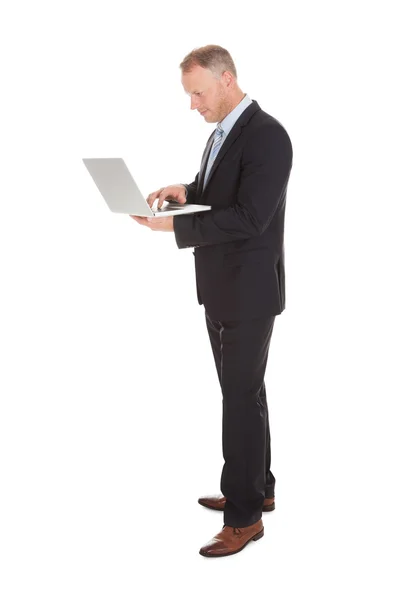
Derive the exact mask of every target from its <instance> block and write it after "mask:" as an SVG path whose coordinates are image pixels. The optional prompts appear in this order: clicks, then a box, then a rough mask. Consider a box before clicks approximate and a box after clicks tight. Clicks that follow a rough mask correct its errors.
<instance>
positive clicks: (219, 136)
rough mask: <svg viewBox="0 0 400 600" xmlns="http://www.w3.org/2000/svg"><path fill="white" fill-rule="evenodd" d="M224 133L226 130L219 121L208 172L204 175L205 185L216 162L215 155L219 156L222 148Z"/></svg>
mask: <svg viewBox="0 0 400 600" xmlns="http://www.w3.org/2000/svg"><path fill="white" fill-rule="evenodd" d="M223 134H224V130H223V129H222V127H221V124H220V123H218V125H217V129H216V130H215V133H214V142H213V147H212V148H211V152H210V157H209V159H208V164H207V171H206V174H205V177H204V186H205V185H206V183H207V179H208V175H209V173H210V171H211V168H212V166H213V164H214V160H215V157H216V156H217V154H218V151H219V149H220V148H221V145H222V136H223Z"/></svg>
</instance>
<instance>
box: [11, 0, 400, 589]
mask: <svg viewBox="0 0 400 600" xmlns="http://www.w3.org/2000/svg"><path fill="white" fill-rule="evenodd" d="M394 8H395V2H379V3H378V2H375V3H374V2H365V1H364V2H354V1H353V2H351V1H348V0H347V1H346V2H338V1H335V2H323V1H322V2H321V1H319V2H316V1H315V2H310V1H308V2H307V1H305V2H287V1H286V2H285V1H281V2H279V3H277V2H266V1H263V2H252V3H232V2H215V1H214V2H209V1H203V2H201V3H197V4H194V3H183V2H182V3H180V2H177V1H170V2H165V3H161V2H159V3H154V2H152V3H144V4H140V5H139V4H138V3H135V2H132V1H130V2H118V1H115V0H114V1H113V2H99V1H97V2H93V1H92V2H88V1H86V2H84V1H82V0H80V2H69V3H66V2H65V3H62V2H54V1H53V2H40V1H39V2H38V1H37V2H15V1H14V2H8V3H7V2H6V3H4V4H2V9H1V14H0V23H1V25H0V44H1V56H2V58H1V83H2V85H1V87H2V91H1V99H0V102H1V133H0V144H1V157H0V158H1V163H0V164H1V178H0V200H1V220H0V244H1V247H0V250H1V297H0V301H1V312H0V318H1V323H0V325H1V329H0V335H1V339H0V344H1V348H0V349H1V381H0V385H1V389H0V392H1V414H0V486H1V494H0V550H1V557H0V558H1V571H2V575H1V580H0V592H1V594H0V595H1V597H2V600H13V599H24V600H27V599H31V598H41V600H45V599H46V600H47V599H52V600H53V599H57V600H64V599H68V600H69V599H71V598H74V600H78V599H79V600H81V599H82V600H83V599H85V600H87V599H92V598H93V599H96V600H100V599H113V600H114V599H118V600H125V599H131V598H140V599H143V600H144V599H147V598H163V597H171V598H179V599H181V598H182V599H185V600H186V599H197V598H201V599H203V598H206V597H208V598H209V597H215V598H218V597H219V598H235V599H236V598H238V599H239V598H243V597H244V596H246V597H253V598H256V597H257V598H269V597H271V598H274V599H276V600H278V599H279V600H281V599H282V600H286V599H289V598H304V599H307V600H314V599H316V600H317V599H318V600H320V599H321V598H323V599H324V600H328V599H330V598H335V599H336V598H340V599H346V600H347V599H354V598H361V597H362V598H377V597H379V598H385V600H389V599H392V598H393V599H394V598H398V597H399V593H400V590H399V582H398V579H397V576H396V573H395V569H396V568H397V567H398V553H399V542H398V540H399V533H400V531H399V517H398V514H399V502H400V497H399V495H400V494H399V483H398V481H399V440H398V430H399V425H398V423H399V421H398V418H397V411H398V404H399V400H400V394H399V384H398V370H396V369H398V363H399V357H398V340H399V319H398V307H399V300H400V298H399V289H398V272H399V268H398V264H397V261H398V257H399V255H400V252H399V246H398V242H397V236H398V203H399V183H398V163H399V151H398V149H399V117H398V107H399V105H400V99H399V95H398V93H397V92H396V80H397V82H398V61H397V60H396V52H397V55H398V52H399V48H398V47H396V44H397V41H396V38H397V39H398V25H397V24H396V21H395V18H394ZM209 43H215V44H220V45H222V46H224V47H226V48H227V49H228V50H229V51H230V53H231V55H232V57H233V59H234V61H235V63H236V66H237V70H238V80H239V85H240V86H241V88H242V90H243V91H244V92H247V93H248V94H249V95H250V97H251V98H252V99H255V100H257V102H258V103H259V104H260V106H261V108H262V109H263V110H265V111H266V112H268V113H270V114H272V115H273V116H274V117H275V118H277V119H278V120H279V121H280V122H281V123H282V124H283V125H284V127H285V128H286V129H287V131H288V133H289V135H290V137H291V140H292V144H293V149H294V157H293V170H292V175H291V179H290V183H289V188H288V196H287V209H286V228H285V251H286V281H287V288H286V293H287V308H286V311H284V313H283V314H282V315H281V316H280V317H277V319H276V322H275V330H274V334H273V337H272V342H271V350H270V357H269V363H268V367H267V373H266V383H267V394H268V405H269V412H270V422H271V436H272V471H273V473H274V474H275V477H276V510H275V511H274V512H272V513H270V514H268V513H267V514H265V515H264V517H263V520H264V526H265V536H264V537H263V538H262V540H260V541H259V542H257V543H251V544H249V545H248V546H247V547H246V548H245V549H244V550H243V552H241V553H239V554H236V555H235V556H231V557H227V558H224V559H220V560H217V561H215V560H209V559H206V558H203V557H202V556H200V555H199V554H198V551H199V548H200V547H201V546H202V545H203V544H204V543H206V542H207V541H208V540H209V539H210V538H211V537H212V536H213V535H215V534H216V533H217V532H218V531H219V530H220V529H221V527H222V524H223V520H222V514H221V513H217V512H212V511H208V510H207V509H205V508H203V507H201V506H199V505H198V504H197V498H198V497H199V496H200V495H203V494H206V493H218V492H219V491H220V489H219V483H220V475H221V469H222V466H223V458H222V444H221V425H222V422H221V418H222V398H221V392H220V388H219V385H218V380H217V375H216V371H215V366H214V362H213V357H212V352H211V347H210V345H209V341H208V336H207V331H206V326H205V319H204V308H203V307H202V306H199V305H198V303H197V298H196V286H195V276H194V258H193V255H192V249H186V250H178V248H177V245H176V242H175V237H174V234H172V233H156V232H152V231H151V230H149V229H147V228H144V227H142V226H140V225H138V224H137V223H135V222H134V221H133V220H132V219H130V218H129V217H128V216H126V217H125V216H122V215H115V214H113V213H111V212H110V211H109V209H108V208H107V206H106V204H105V202H104V201H103V199H102V197H101V196H100V194H99V192H98V191H97V189H96V187H95V186H94V183H93V181H92V180H91V178H90V176H89V174H88V173H87V171H86V169H85V168H84V165H83V163H82V157H88V156H122V157H123V158H124V159H125V161H126V162H127V165H128V167H129V168H130V170H131V171H132V173H133V174H134V175H135V177H136V178H137V181H138V183H139V186H140V187H141V189H142V191H143V193H144V194H145V195H147V194H148V193H150V192H152V191H154V190H156V189H158V188H159V187H161V186H165V185H168V184H172V183H177V182H186V183H189V182H191V181H193V179H194V176H195V175H196V173H197V171H198V168H199V164H200V159H201V154H202V152H203V149H204V145H205V143H206V140H207V139H208V136H209V135H210V133H211V131H212V130H213V128H214V125H212V124H207V123H205V122H204V120H203V119H202V118H201V117H200V116H199V114H198V113H197V112H195V111H193V112H191V111H190V106H189V98H188V97H187V96H186V95H185V93H184V91H183V88H182V86H181V82H180V69H179V63H180V62H181V60H182V59H183V58H184V56H185V55H186V54H187V53H188V52H189V51H190V50H192V49H193V48H195V47H198V46H203V45H206V44H209Z"/></svg>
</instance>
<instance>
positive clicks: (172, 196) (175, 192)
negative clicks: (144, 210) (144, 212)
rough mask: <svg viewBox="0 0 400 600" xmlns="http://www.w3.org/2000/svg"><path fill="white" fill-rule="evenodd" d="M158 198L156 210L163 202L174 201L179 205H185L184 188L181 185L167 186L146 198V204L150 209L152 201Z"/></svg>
mask: <svg viewBox="0 0 400 600" xmlns="http://www.w3.org/2000/svg"><path fill="white" fill-rule="evenodd" d="M156 198H158V202H157V208H161V207H162V205H163V204H164V200H167V202H168V201H169V200H175V201H176V202H179V204H185V203H186V188H185V186H184V185H183V184H181V183H177V184H175V185H168V186H167V187H163V188H160V189H159V190H157V191H156V192H153V193H152V194H149V195H148V196H147V199H146V200H147V204H148V205H149V206H150V208H152V206H153V204H154V201H155V200H156Z"/></svg>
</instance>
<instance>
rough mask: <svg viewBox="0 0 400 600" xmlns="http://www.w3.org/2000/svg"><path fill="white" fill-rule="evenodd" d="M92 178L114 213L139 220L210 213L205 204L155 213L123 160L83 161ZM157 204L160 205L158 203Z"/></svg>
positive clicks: (169, 207) (174, 206) (171, 207)
mask: <svg viewBox="0 0 400 600" xmlns="http://www.w3.org/2000/svg"><path fill="white" fill-rule="evenodd" d="M82 160H83V162H84V164H85V166H86V168H87V170H88V171H89V173H90V175H91V176H92V177H93V180H94V182H95V184H96V186H97V187H98V189H99V191H100V193H101V195H102V196H103V198H104V200H105V201H106V203H107V205H108V207H109V209H110V210H111V211H112V212H116V213H124V214H127V215H135V216H137V217H165V216H171V215H173V216H174V217H175V216H179V215H187V214H189V213H194V212H200V211H203V210H210V209H211V206H207V205H203V204H178V203H176V204H169V203H168V202H167V205H166V206H165V205H164V206H162V207H161V208H157V209H156V210H153V209H152V208H151V206H149V204H148V203H147V200H146V199H145V197H144V196H143V194H142V193H141V191H140V190H139V188H138V186H137V184H136V182H135V180H134V179H133V177H132V175H131V174H130V172H129V170H128V167H127V166H126V164H125V162H124V161H123V159H122V158H83V159H82ZM154 202H156V201H154Z"/></svg>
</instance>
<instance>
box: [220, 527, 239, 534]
mask: <svg viewBox="0 0 400 600" xmlns="http://www.w3.org/2000/svg"><path fill="white" fill-rule="evenodd" d="M225 527H228V525H224V527H223V529H225ZM232 529H233V533H234V534H235V535H240V534H241V533H242V530H241V529H240V527H232Z"/></svg>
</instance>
